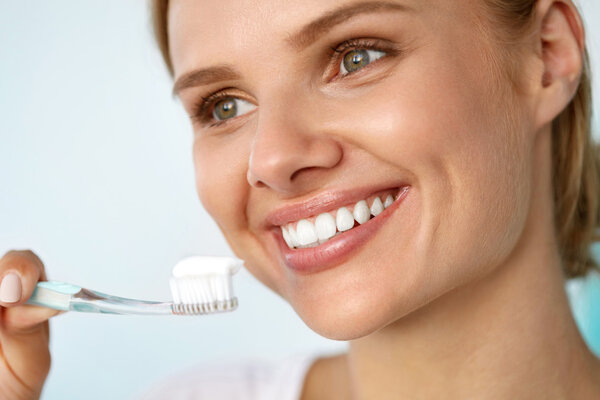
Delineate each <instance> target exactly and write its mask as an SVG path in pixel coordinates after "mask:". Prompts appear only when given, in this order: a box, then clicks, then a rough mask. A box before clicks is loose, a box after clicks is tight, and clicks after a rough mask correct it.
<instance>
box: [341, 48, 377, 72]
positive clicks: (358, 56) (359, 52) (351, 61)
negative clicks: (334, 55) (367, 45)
mask: <svg viewBox="0 0 600 400" xmlns="http://www.w3.org/2000/svg"><path fill="white" fill-rule="evenodd" d="M385 55H386V54H385V53H384V52H383V51H379V50H367V49H354V50H351V51H349V52H347V53H346V54H345V55H344V58H343V59H342V62H341V63H340V73H341V74H342V75H348V74H349V73H351V72H354V71H358V70H359V69H361V68H363V67H365V66H367V65H369V64H370V63H372V62H373V61H375V60H378V59H380V58H381V57H383V56H385Z"/></svg>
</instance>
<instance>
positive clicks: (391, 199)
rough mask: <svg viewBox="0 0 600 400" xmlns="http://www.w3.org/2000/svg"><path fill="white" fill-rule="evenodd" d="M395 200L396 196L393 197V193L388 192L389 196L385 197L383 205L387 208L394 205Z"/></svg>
mask: <svg viewBox="0 0 600 400" xmlns="http://www.w3.org/2000/svg"><path fill="white" fill-rule="evenodd" d="M393 202H394V198H393V197H392V195H391V194H388V197H386V198H385V203H383V206H384V207H385V208H388V207H389V206H391V205H392V203H393Z"/></svg>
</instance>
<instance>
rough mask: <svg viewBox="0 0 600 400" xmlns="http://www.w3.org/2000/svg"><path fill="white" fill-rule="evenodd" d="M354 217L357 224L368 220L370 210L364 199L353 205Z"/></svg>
mask: <svg viewBox="0 0 600 400" xmlns="http://www.w3.org/2000/svg"><path fill="white" fill-rule="evenodd" d="M352 214H353V215H354V219H355V220H356V222H358V223H359V224H361V225H362V224H364V223H365V222H367V221H368V220H370V219H371V212H370V211H369V206H368V205H367V201H366V200H361V201H359V202H358V203H356V205H355V206H354V212H353V213H352Z"/></svg>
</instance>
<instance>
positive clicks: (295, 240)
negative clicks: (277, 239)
mask: <svg viewBox="0 0 600 400" xmlns="http://www.w3.org/2000/svg"><path fill="white" fill-rule="evenodd" d="M288 234H289V235H290V242H291V243H292V247H296V246H298V245H299V244H300V243H299V241H298V234H297V233H296V229H295V228H294V227H293V226H292V225H291V224H290V225H288Z"/></svg>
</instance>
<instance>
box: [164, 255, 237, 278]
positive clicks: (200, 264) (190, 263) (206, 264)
mask: <svg viewBox="0 0 600 400" xmlns="http://www.w3.org/2000/svg"><path fill="white" fill-rule="evenodd" d="M242 264H243V261H242V260H238V259H237V258H233V257H210V256H192V257H187V258H184V259H183V260H181V261H179V262H178V263H177V264H176V265H175V266H174V267H173V277H175V278H184V277H188V276H194V275H207V274H230V275H234V274H236V273H237V272H238V271H239V270H240V268H241V267H242Z"/></svg>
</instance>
